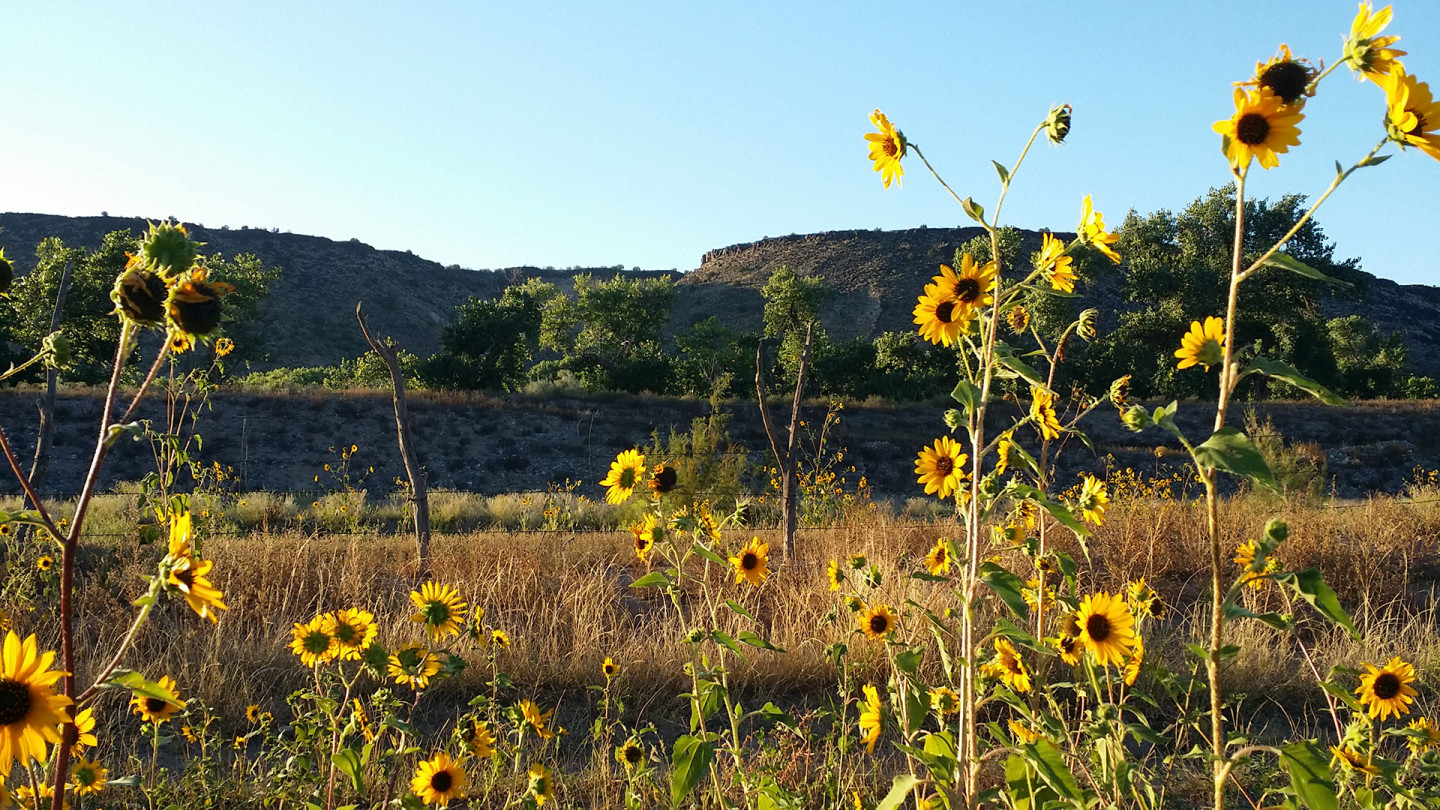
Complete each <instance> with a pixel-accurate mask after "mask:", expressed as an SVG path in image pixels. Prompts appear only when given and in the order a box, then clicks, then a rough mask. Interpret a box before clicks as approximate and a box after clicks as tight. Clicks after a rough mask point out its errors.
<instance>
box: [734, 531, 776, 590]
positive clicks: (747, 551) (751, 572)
mask: <svg viewBox="0 0 1440 810" xmlns="http://www.w3.org/2000/svg"><path fill="white" fill-rule="evenodd" d="M730 564H731V565H733V566H735V582H736V583H737V584H738V583H741V582H749V583H750V584H751V585H759V584H760V583H762V582H764V581H765V578H766V577H768V576H769V575H770V570H769V569H770V544H769V543H762V542H760V538H758V537H752V538H750V542H749V543H746V544H745V547H744V548H742V549H740V554H739V555H738V556H735V557H731V558H730Z"/></svg>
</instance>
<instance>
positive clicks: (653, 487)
mask: <svg viewBox="0 0 1440 810" xmlns="http://www.w3.org/2000/svg"><path fill="white" fill-rule="evenodd" d="M679 481H680V475H679V473H677V472H675V468H674V467H671V466H670V465H669V464H656V465H655V469H653V470H651V471H650V484H649V486H650V491H651V492H653V493H655V494H656V495H664V494H665V493H667V492H669V491H671V490H673V489H674V488H675V485H676V484H677V483H679Z"/></svg>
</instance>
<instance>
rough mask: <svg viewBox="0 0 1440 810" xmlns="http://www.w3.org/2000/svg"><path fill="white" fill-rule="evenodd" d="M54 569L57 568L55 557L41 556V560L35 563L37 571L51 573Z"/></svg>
mask: <svg viewBox="0 0 1440 810" xmlns="http://www.w3.org/2000/svg"><path fill="white" fill-rule="evenodd" d="M54 567H55V558H54V557H51V556H50V555H48V554H42V555H40V559H38V560H36V561H35V568H36V570H38V571H49V570H50V569H51V568H54Z"/></svg>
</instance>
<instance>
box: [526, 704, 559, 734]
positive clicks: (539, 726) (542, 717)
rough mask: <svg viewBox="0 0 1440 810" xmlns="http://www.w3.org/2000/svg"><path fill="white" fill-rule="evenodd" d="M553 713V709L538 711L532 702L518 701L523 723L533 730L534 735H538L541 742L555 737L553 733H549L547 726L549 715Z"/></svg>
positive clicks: (538, 708)
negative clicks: (523, 719)
mask: <svg viewBox="0 0 1440 810" xmlns="http://www.w3.org/2000/svg"><path fill="white" fill-rule="evenodd" d="M554 713H555V710H554V709H551V710H550V711H548V712H542V711H540V707H539V706H538V705H536V704H535V701H533V700H522V701H520V714H521V716H522V717H524V718H525V723H526V724H527V725H529V726H530V728H532V729H534V730H535V733H536V734H539V735H540V739H542V740H548V739H550V738H552V737H554V736H555V732H554V731H551V730H550V726H549V723H550V715H552V714H554Z"/></svg>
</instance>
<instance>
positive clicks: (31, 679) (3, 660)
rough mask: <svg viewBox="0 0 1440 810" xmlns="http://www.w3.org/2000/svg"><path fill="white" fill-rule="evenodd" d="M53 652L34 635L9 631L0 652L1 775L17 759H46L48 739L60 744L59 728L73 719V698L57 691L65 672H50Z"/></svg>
mask: <svg viewBox="0 0 1440 810" xmlns="http://www.w3.org/2000/svg"><path fill="white" fill-rule="evenodd" d="M54 660H55V653H54V652H46V653H45V654H43V655H41V654H39V652H38V650H37V647H36V642H35V636H33V635H31V636H29V637H28V638H26V639H25V640H24V641H21V640H20V637H19V636H17V635H15V631H13V630H10V631H7V632H6V633H5V648H4V653H3V656H0V775H9V773H10V770H11V768H12V767H13V766H14V764H15V763H16V762H19V763H20V764H21V765H26V764H28V763H29V762H30V760H32V759H41V760H43V759H44V758H45V753H46V746H47V744H48V743H58V742H60V726H61V725H62V724H63V723H65V722H66V721H67V720H69V719H70V718H69V715H68V714H67V712H66V710H65V707H66V706H69V705H70V698H68V697H65V696H64V695H57V694H55V693H54V686H55V681H57V680H59V679H60V676H61V675H63V674H64V673H62V672H59V671H50V664H51V662H53V661H54Z"/></svg>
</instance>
